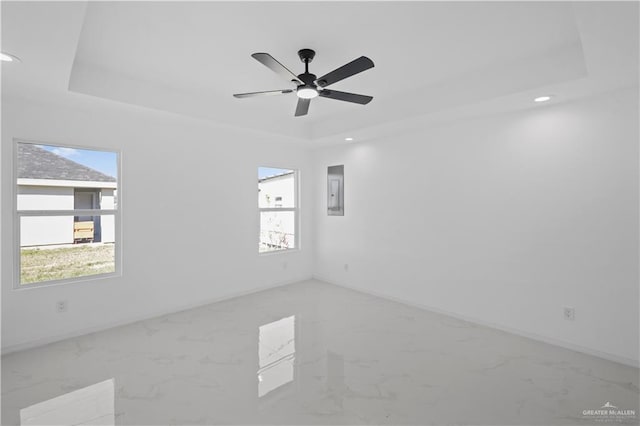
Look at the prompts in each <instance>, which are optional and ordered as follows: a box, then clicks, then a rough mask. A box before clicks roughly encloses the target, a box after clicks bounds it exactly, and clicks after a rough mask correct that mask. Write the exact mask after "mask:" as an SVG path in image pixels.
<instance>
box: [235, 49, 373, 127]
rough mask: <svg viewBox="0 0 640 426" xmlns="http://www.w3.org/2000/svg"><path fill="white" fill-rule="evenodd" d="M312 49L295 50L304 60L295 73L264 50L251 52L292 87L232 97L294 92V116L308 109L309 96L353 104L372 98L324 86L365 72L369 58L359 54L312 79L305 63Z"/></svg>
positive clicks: (369, 66) (239, 94)
mask: <svg viewBox="0 0 640 426" xmlns="http://www.w3.org/2000/svg"><path fill="white" fill-rule="evenodd" d="M315 55H316V52H315V51H313V50H311V49H301V50H299V51H298V56H299V57H300V60H301V61H302V62H303V63H304V73H302V74H299V75H295V74H294V73H292V72H291V71H289V69H287V68H286V67H285V66H284V65H282V64H281V63H280V62H278V61H276V60H275V59H274V58H273V56H271V55H269V54H268V53H254V54H253V55H251V56H252V57H253V58H254V59H256V60H257V61H258V62H260V63H261V64H263V65H265V66H266V67H267V68H269V69H270V70H271V71H273V72H275V73H276V74H278V75H280V76H282V77H284V78H285V79H286V80H288V81H291V82H293V83H295V84H296V88H295V89H282V90H268V91H266V92H250V93H236V94H234V95H233V96H234V97H236V98H241V99H242V98H252V97H255V96H270V95H282V94H287V93H295V94H296V95H297V96H298V105H297V106H296V113H295V116H296V117H300V116H302V115H307V112H309V104H310V103H311V99H313V98H315V97H316V96H320V97H323V98H329V99H336V100H338V101H345V102H352V103H355V104H361V105H366V104H368V103H369V102H371V100H372V99H373V96H366V95H358V94H356V93H348V92H340V91H338V90H331V89H326V87H327V86H330V85H332V84H333V83H337V82H338V81H340V80H344V79H345V78H347V77H351V76H352V75H355V74H358V73H361V72H362V71H366V70H368V69H369V68H373V67H374V64H373V61H372V60H371V59H369V58H367V57H366V56H360V57H359V58H358V59H354V60H353V61H351V62H349V63H348V64H345V65H343V66H341V67H340V68H337V69H335V70H333V71H331V72H330V73H328V74H325V75H323V76H322V77H320V78H316V76H315V74H311V73H310V72H309V63H310V62H311V61H312V60H313V58H314V57H315Z"/></svg>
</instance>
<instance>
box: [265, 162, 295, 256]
mask: <svg viewBox="0 0 640 426" xmlns="http://www.w3.org/2000/svg"><path fill="white" fill-rule="evenodd" d="M297 187H298V184H297V173H296V171H295V170H290V169H278V168H273V167H259V168H258V210H259V213H260V239H259V243H258V252H260V253H265V252H270V251H277V250H288V249H293V248H296V247H297V236H296V230H297V222H298V200H297Z"/></svg>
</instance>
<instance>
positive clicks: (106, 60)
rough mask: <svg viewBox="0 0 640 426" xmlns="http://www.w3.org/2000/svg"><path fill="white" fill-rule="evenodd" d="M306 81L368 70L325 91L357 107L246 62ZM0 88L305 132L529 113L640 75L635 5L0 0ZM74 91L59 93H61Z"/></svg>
mask: <svg viewBox="0 0 640 426" xmlns="http://www.w3.org/2000/svg"><path fill="white" fill-rule="evenodd" d="M301 48H312V49H314V50H316V52H317V54H316V58H315V60H314V61H313V62H312V63H311V65H310V68H311V72H313V73H315V74H317V75H318V76H320V75H322V74H325V73H327V72H329V71H331V70H332V69H334V68H337V67H338V66H340V65H342V64H344V63H346V62H348V61H351V60H352V59H355V58H356V57H358V56H361V55H365V56H368V57H370V58H371V59H372V60H373V61H374V62H375V64H376V66H375V68H373V69H371V70H368V71H365V72H364V73H361V74H358V75H356V76H353V77H351V78H349V79H346V80H344V81H341V82H339V83H336V84H335V85H334V86H331V88H334V89H337V90H344V91H350V92H355V93H362V94H367V95H372V96H374V100H373V101H372V102H371V103H370V104H368V105H366V106H361V105H356V104H349V103H344V102H340V101H334V100H330V99H315V100H313V101H312V104H311V108H310V112H309V115H308V116H306V117H294V116H293V111H294V109H295V104H296V98H295V94H289V95H282V96H278V97H275V96H274V97H265V98H253V99H235V98H233V97H232V94H233V93H237V92H248V91H260V90H272V89H281V88H288V87H291V83H289V82H286V81H284V80H282V79H281V78H280V77H279V76H277V75H276V74H274V73H272V72H271V71H270V70H269V69H267V68H266V67H264V66H263V65H261V64H260V63H258V62H257V61H255V60H254V59H252V58H251V57H250V54H251V53H254V52H269V53H271V54H272V55H273V56H274V57H275V58H276V59H278V60H279V61H280V62H282V63H283V64H285V65H286V66H287V67H288V68H290V69H291V70H293V71H294V72H296V73H300V72H302V71H303V64H302V63H301V62H300V61H299V59H298V57H297V51H298V50H299V49H301ZM2 49H3V50H6V51H9V52H11V53H13V54H15V55H18V56H20V57H21V58H22V63H21V64H17V65H18V66H14V65H16V64H11V67H8V66H5V65H3V68H2V71H3V76H2V77H3V79H2V84H3V87H2V89H3V92H8V93H10V94H12V95H15V96H31V97H35V96H41V95H42V94H44V93H47V94H49V95H50V96H56V94H59V95H60V96H64V95H66V96H70V95H72V96H80V95H78V94H83V95H91V96H93V97H99V98H104V99H108V100H111V101H118V102H124V103H128V104H133V105H138V106H143V107H148V108H153V109H158V110H163V111H169V112H173V113H178V114H183V115H187V116H192V117H196V118H202V119H207V120H212V121H214V122H216V123H220V124H226V125H233V126H240V127H243V128H251V129H254V130H259V131H265V132H269V133H275V134H281V135H283V136H292V137H298V138H304V139H311V140H314V141H327V140H331V139H336V138H341V137H342V136H344V135H346V134H349V135H356V136H357V137H358V136H360V137H361V138H364V137H370V136H367V135H371V134H372V133H380V132H381V131H382V130H383V128H385V129H387V131H390V129H397V128H401V127H402V126H404V125H406V123H407V121H408V120H409V121H410V120H414V121H420V122H425V121H429V120H435V119H439V118H446V119H455V118H456V117H460V116H469V115H474V114H482V113H487V112H492V111H493V112H504V111H510V110H515V109H522V108H530V107H532V104H531V97H532V96H534V95H538V94H547V93H553V94H554V95H556V101H560V102H562V101H567V100H571V99H576V98H580V97H584V96H589V95H591V94H594V93H598V92H602V91H606V90H611V89H613V88H616V87H623V86H631V85H636V84H637V83H638V4H637V3H635V2H632V3H565V2H526V3H525V2H473V3H468V2H449V3H447V2H406V3H405V2H303V3H298V2H278V3H272V2H257V3H254V2H95V3H94V2H91V3H88V4H87V3H83V2H69V3H62V2H61V3H53V2H50V3H20V2H16V3H12V2H3V3H2ZM70 92H71V93H70Z"/></svg>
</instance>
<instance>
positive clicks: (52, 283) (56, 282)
mask: <svg viewBox="0 0 640 426" xmlns="http://www.w3.org/2000/svg"><path fill="white" fill-rule="evenodd" d="M121 276H122V273H121V272H118V271H116V272H110V273H108V274H96V275H86V276H84V277H75V278H64V279H61V280H51V281H41V282H37V283H29V284H20V283H15V284H14V287H13V290H16V291H22V290H33V289H37V288H43V287H57V286H62V285H68V284H79V283H86V282H88V281H99V280H104V279H108V278H119V277H121Z"/></svg>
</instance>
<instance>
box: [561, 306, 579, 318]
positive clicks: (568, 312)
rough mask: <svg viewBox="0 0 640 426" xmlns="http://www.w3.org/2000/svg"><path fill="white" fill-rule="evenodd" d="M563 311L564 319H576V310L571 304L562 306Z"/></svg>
mask: <svg viewBox="0 0 640 426" xmlns="http://www.w3.org/2000/svg"><path fill="white" fill-rule="evenodd" d="M562 312H563V315H564V319H566V320H567V321H574V320H575V319H576V310H575V309H573V308H572V307H570V306H565V307H563V308H562Z"/></svg>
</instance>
